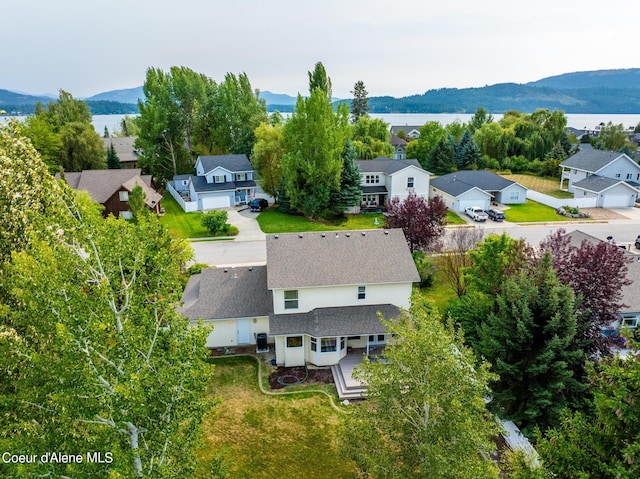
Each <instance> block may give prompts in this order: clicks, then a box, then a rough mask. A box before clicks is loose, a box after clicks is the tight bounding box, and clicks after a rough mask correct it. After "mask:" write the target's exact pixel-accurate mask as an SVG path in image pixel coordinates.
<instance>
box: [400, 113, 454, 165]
mask: <svg viewBox="0 0 640 479" xmlns="http://www.w3.org/2000/svg"><path fill="white" fill-rule="evenodd" d="M445 134H446V131H445V129H444V128H443V127H442V125H441V124H440V123H439V122H437V121H428V122H426V123H425V124H424V125H423V126H422V127H421V128H420V136H419V137H418V139H417V140H415V141H412V142H410V143H409V144H408V145H407V158H415V159H417V160H418V161H419V162H420V164H421V165H422V167H423V168H427V165H428V163H429V160H430V157H431V152H432V150H433V149H434V148H435V147H436V145H437V144H438V142H439V141H440V139H441V138H442V137H443V136H445ZM427 169H428V168H427Z"/></svg>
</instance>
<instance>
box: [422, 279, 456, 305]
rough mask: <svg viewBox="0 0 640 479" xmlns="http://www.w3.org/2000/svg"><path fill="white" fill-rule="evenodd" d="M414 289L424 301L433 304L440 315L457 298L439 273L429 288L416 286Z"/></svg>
mask: <svg viewBox="0 0 640 479" xmlns="http://www.w3.org/2000/svg"><path fill="white" fill-rule="evenodd" d="M414 289H415V291H416V292H417V293H419V294H420V296H422V297H423V298H424V299H427V300H429V301H430V302H431V303H433V305H434V306H436V308H438V311H440V312H441V313H442V312H443V311H444V310H445V309H446V307H447V306H448V304H449V303H450V302H451V301H453V300H454V299H456V297H457V296H456V293H455V291H454V290H453V288H451V286H449V283H447V282H446V281H445V279H444V277H443V275H442V274H441V273H437V274H436V280H435V281H434V282H433V285H431V286H430V287H428V288H418V287H417V286H416V287H414Z"/></svg>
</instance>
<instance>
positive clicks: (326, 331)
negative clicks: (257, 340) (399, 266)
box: [269, 304, 400, 337]
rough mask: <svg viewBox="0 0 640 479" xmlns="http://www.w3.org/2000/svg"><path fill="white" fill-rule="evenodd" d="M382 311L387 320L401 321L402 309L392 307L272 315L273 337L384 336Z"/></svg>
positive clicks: (358, 307)
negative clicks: (399, 319)
mask: <svg viewBox="0 0 640 479" xmlns="http://www.w3.org/2000/svg"><path fill="white" fill-rule="evenodd" d="M378 312H380V313H381V314H382V317H383V318H384V319H387V320H388V319H393V318H397V317H398V316H399V315H400V308H398V307H397V306H393V305H391V304H377V305H367V306H347V307H341V308H316V309H314V310H313V311H310V312H308V313H296V314H272V315H271V316H269V334H270V335H271V336H275V335H282V334H309V335H311V336H315V337H323V336H361V335H364V334H382V333H384V332H385V328H384V326H383V325H382V324H381V323H380V319H379V318H378Z"/></svg>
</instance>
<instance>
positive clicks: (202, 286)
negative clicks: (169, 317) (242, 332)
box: [178, 266, 273, 320]
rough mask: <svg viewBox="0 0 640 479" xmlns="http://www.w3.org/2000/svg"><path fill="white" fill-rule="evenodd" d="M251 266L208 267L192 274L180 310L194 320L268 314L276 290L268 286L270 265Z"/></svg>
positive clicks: (271, 308)
mask: <svg viewBox="0 0 640 479" xmlns="http://www.w3.org/2000/svg"><path fill="white" fill-rule="evenodd" d="M251 268H252V270H249V267H242V268H236V269H235V270H234V269H232V268H207V269H203V270H202V272H201V273H200V274H195V275H193V276H191V277H190V278H189V282H188V283H187V287H186V288H185V290H184V293H183V295H182V302H183V303H184V306H182V307H181V308H178V311H179V312H181V313H182V314H183V315H184V316H185V317H187V318H189V319H193V320H196V319H201V318H202V319H227V318H250V317H257V316H268V315H269V313H271V312H272V311H273V294H272V293H271V291H269V290H268V289H267V267H266V266H253V267H251ZM225 269H226V270H227V272H226V273H225ZM234 275H235V276H237V277H236V278H234Z"/></svg>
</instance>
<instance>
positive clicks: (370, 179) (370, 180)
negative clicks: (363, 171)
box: [364, 175, 380, 185]
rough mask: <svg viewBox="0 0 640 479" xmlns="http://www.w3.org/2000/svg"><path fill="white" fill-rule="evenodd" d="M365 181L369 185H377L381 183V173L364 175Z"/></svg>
mask: <svg viewBox="0 0 640 479" xmlns="http://www.w3.org/2000/svg"><path fill="white" fill-rule="evenodd" d="M364 182H365V183H366V184H367V185H377V184H378V183H380V175H366V176H365V177H364Z"/></svg>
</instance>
